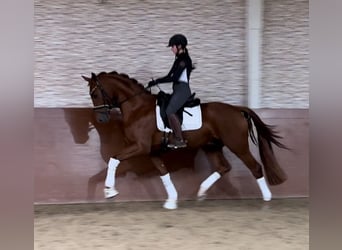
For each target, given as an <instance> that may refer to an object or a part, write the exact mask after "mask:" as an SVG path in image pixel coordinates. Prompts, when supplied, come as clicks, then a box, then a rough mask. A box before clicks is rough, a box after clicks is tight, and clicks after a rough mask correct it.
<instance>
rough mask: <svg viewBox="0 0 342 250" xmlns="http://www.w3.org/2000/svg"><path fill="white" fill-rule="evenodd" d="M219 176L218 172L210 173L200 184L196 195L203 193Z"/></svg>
mask: <svg viewBox="0 0 342 250" xmlns="http://www.w3.org/2000/svg"><path fill="white" fill-rule="evenodd" d="M220 178H221V175H220V174H219V173H218V172H214V173H212V174H211V175H210V176H209V177H208V178H207V179H205V180H204V181H203V182H202V183H201V186H200V190H199V191H198V193H197V196H202V195H204V194H205V193H206V192H207V190H208V189H209V188H210V187H211V186H212V185H213V184H214V183H215V182H216V181H217V180H218V179H220Z"/></svg>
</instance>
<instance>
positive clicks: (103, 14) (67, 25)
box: [34, 0, 308, 108]
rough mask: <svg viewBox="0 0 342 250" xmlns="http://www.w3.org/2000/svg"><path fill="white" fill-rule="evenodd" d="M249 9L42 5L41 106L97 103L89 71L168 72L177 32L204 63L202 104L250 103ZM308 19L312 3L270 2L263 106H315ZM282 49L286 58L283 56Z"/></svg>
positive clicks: (195, 84)
mask: <svg viewBox="0 0 342 250" xmlns="http://www.w3.org/2000/svg"><path fill="white" fill-rule="evenodd" d="M297 3H298V4H299V6H297ZM245 4H246V3H245V1H244V0H225V1H223V0H202V1H179V0H175V1H165V0H144V1H142V0H140V1H137V0H116V1H114V0H107V1H105V2H104V3H99V1H97V0H92V1H89V0H76V1H68V0H56V1H44V0H36V1H35V27H36V32H35V38H34V39H35V56H36V59H35V60H36V64H35V84H34V95H35V98H34V99H35V107H75V106H77V107H84V106H90V105H91V102H90V98H89V96H88V88H87V86H86V82H85V81H83V80H82V79H81V75H82V74H84V75H88V76H89V75H90V72H95V73H98V72H100V71H112V70H116V71H119V72H123V73H127V74H129V75H130V76H132V77H135V78H136V79H137V80H138V81H139V82H141V83H147V82H148V81H149V80H150V79H151V78H152V77H154V78H156V77H160V76H163V75H165V74H166V73H167V72H168V70H169V68H170V66H171V64H172V62H173V55H172V53H171V51H170V49H169V48H166V44H167V42H168V39H169V37H170V35H172V34H174V33H178V32H181V33H184V34H186V35H187V37H188V39H189V52H190V54H191V56H192V58H193V61H194V62H195V63H196V66H197V68H196V70H195V71H194V72H193V74H192V79H191V86H192V90H193V91H194V92H196V93H197V95H198V96H199V97H200V98H201V99H202V100H203V101H222V102H227V103H231V104H246V94H247V90H246V85H247V75H246V72H247V69H246V40H245V36H246V34H245V33H246V29H245V28H246V27H245V23H246V6H245ZM279 6H280V7H279ZM282 12H284V13H282ZM284 18H285V20H288V21H287V22H282V21H281V20H283V19H284ZM307 20H308V1H295V3H293V1H265V21H266V25H265V32H264V36H265V37H264V48H265V49H266V50H267V51H266V52H264V55H263V56H264V61H263V65H264V70H265V72H264V74H263V89H262V105H263V106H264V107H270V108H272V107H282V108H288V107H294V106H295V107H296V108H306V107H308V69H307V58H308V55H307V54H308V53H307V52H308V44H307V40H308V34H307V30H308V22H307ZM280 24H281V25H282V27H283V28H282V29H280V28H278V26H279V25H280ZM291 31H295V32H291ZM274 40H277V41H280V44H279V43H275V42H274ZM298 41H299V42H298ZM292 44H294V45H293V46H292ZM278 46H280V47H281V48H282V50H285V52H286V53H285V52H284V53H282V55H281V58H282V59H283V58H285V60H279V59H278V58H279V57H280V56H277V52H278V51H279V48H278ZM289 48H291V51H290V53H289ZM274 58H275V59H274ZM293 62H295V63H293ZM284 63H286V65H285V66H286V67H285V66H284ZM279 66H282V67H279ZM276 80H277V81H276ZM279 86H281V88H280V87H279ZM162 87H163V89H164V90H166V91H168V90H169V89H170V84H166V85H162Z"/></svg>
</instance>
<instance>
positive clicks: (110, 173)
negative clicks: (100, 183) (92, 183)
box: [105, 158, 120, 188]
mask: <svg viewBox="0 0 342 250" xmlns="http://www.w3.org/2000/svg"><path fill="white" fill-rule="evenodd" d="M119 163H120V161H119V160H117V159H114V158H110V160H109V162H108V168H107V176H106V180H105V186H106V187H110V188H112V187H114V186H115V172H116V168H117V167H118V165H119Z"/></svg>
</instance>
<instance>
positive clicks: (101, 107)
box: [82, 71, 148, 122]
mask: <svg viewBox="0 0 342 250" xmlns="http://www.w3.org/2000/svg"><path fill="white" fill-rule="evenodd" d="M82 77H83V79H84V80H85V81H87V82H88V86H89V94H90V97H91V100H92V102H93V105H94V111H95V113H96V119H97V121H98V122H108V121H109V120H110V111H111V109H113V108H120V109H121V108H122V105H123V104H124V103H126V102H127V103H128V102H130V103H131V104H132V103H134V104H136V105H138V106H139V104H137V102H138V100H140V99H139V98H137V97H138V96H140V97H141V94H142V93H148V92H147V91H146V90H145V88H144V87H143V85H141V84H139V83H138V81H137V80H135V79H133V78H130V77H128V75H125V74H118V73H117V72H115V71H113V72H110V73H105V72H101V73H100V74H98V75H96V74H94V73H91V77H90V78H89V77H86V76H82ZM132 100H134V101H132ZM140 102H141V104H142V103H144V100H140Z"/></svg>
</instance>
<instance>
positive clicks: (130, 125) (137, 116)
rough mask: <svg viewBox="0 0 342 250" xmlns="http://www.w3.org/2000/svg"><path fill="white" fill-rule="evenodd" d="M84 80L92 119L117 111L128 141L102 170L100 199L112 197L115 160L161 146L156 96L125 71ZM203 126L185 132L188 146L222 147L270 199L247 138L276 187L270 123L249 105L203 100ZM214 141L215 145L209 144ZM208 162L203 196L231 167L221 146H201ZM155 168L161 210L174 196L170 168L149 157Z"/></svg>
mask: <svg viewBox="0 0 342 250" xmlns="http://www.w3.org/2000/svg"><path fill="white" fill-rule="evenodd" d="M82 77H83V79H84V80H85V81H87V82H88V86H89V94H90V97H91V99H92V102H93V105H94V111H95V112H96V118H97V120H98V121H99V122H108V121H109V120H110V110H111V109H112V108H114V107H117V108H119V109H120V111H121V113H122V116H123V127H124V133H125V136H126V138H127V140H128V142H129V143H128V145H127V146H125V147H124V148H123V149H122V150H121V151H120V152H119V153H117V154H116V155H113V156H112V157H111V158H110V160H109V162H108V168H107V176H106V180H105V189H104V193H105V197H106V198H112V197H114V196H115V195H117V194H118V191H117V190H116V189H115V173H116V169H117V167H119V166H120V162H122V161H125V160H127V159H129V158H131V157H136V156H140V155H149V154H151V151H153V150H155V149H160V148H161V147H162V146H161V145H162V142H163V140H164V133H163V132H161V131H159V130H158V128H157V126H156V113H155V112H156V111H155V110H156V109H155V105H156V98H157V97H156V95H153V94H151V93H150V92H149V91H147V90H146V89H145V88H144V86H143V85H142V84H139V83H138V82H137V81H136V80H135V79H133V78H130V77H129V76H127V75H126V74H118V73H117V72H115V71H114V72H110V73H106V72H101V73H99V74H98V75H96V74H94V73H91V77H90V78H89V77H86V76H82ZM200 105H201V112H202V126H201V127H200V128H199V129H197V130H191V131H184V132H183V135H184V138H185V139H186V140H187V142H188V147H189V148H195V149H199V148H206V147H207V146H208V145H211V148H218V149H222V147H223V146H226V147H227V148H229V149H230V151H231V152H233V153H234V154H235V155H236V156H237V157H238V158H240V159H241V160H242V162H243V163H244V164H245V165H246V166H247V167H248V168H249V170H250V171H251V173H252V174H253V176H254V177H255V178H256V181H257V184H258V186H259V188H260V190H261V193H262V196H263V199H264V200H265V201H269V200H271V198H272V194H271V192H270V190H269V188H268V185H267V182H266V180H265V178H264V173H263V169H262V166H261V164H259V163H258V162H257V161H256V159H255V158H254V157H253V155H252V154H251V152H250V149H249V141H248V138H249V136H250V137H251V139H252V141H253V142H255V143H257V144H258V146H259V153H260V158H261V160H262V163H263V165H264V171H265V174H266V177H267V180H268V183H269V184H270V185H278V184H281V183H283V182H284V181H285V180H286V178H287V177H286V174H285V173H284V171H283V170H282V169H281V167H280V166H279V164H278V162H277V160H276V158H275V156H274V153H273V149H272V143H273V144H275V145H276V146H278V147H280V148H284V149H286V148H287V147H286V146H284V145H283V144H282V143H281V142H280V141H279V139H280V138H281V137H280V136H279V135H278V134H277V133H276V132H275V131H274V129H273V127H272V126H269V125H266V124H265V123H264V122H263V121H262V120H261V119H260V117H259V116H258V115H257V114H256V113H255V112H254V111H253V110H251V109H249V108H247V107H242V106H234V105H230V104H225V103H220V102H210V103H202V104H200ZM253 124H254V126H255V128H256V131H257V140H256V138H255V137H254V133H253ZM213 145H214V146H213ZM205 152H206V154H207V156H208V158H209V161H210V163H211V164H212V165H213V167H214V169H216V171H215V172H214V173H212V174H211V175H210V176H209V177H208V178H207V179H205V180H204V181H203V182H202V183H201V185H200V187H199V191H198V194H197V195H198V198H203V197H205V194H206V191H207V190H208V189H209V188H210V187H211V186H212V185H213V184H214V183H215V182H216V181H217V180H218V179H219V178H220V177H221V176H222V175H224V174H225V173H226V172H228V171H229V170H230V168H231V166H230V164H226V163H228V162H227V161H226V159H223V158H224V157H223V155H222V150H205ZM152 161H153V162H154V165H155V167H156V168H157V169H158V170H159V172H160V178H161V180H162V182H163V184H164V187H165V189H166V192H167V195H168V198H167V199H166V202H165V203H164V208H166V209H175V208H177V198H178V194H177V191H176V189H175V187H174V184H173V182H172V180H171V178H170V175H169V171H168V169H167V168H166V167H165V165H164V164H163V162H162V161H161V159H160V158H159V157H153V158H152Z"/></svg>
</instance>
